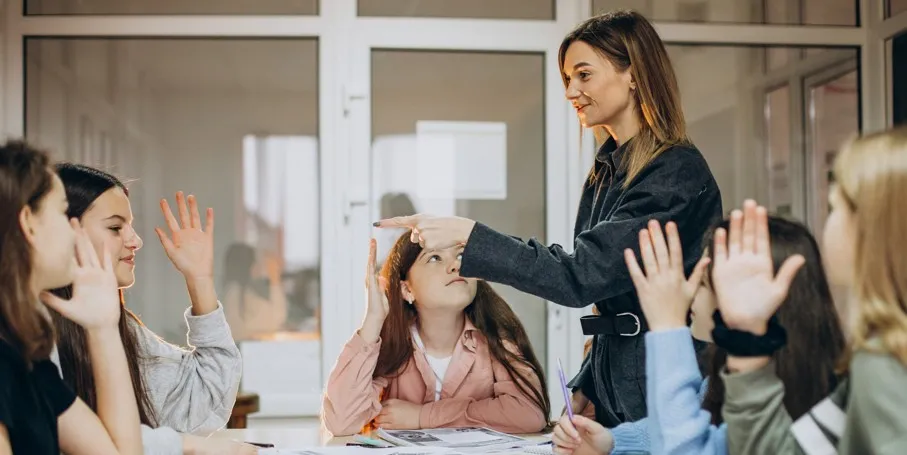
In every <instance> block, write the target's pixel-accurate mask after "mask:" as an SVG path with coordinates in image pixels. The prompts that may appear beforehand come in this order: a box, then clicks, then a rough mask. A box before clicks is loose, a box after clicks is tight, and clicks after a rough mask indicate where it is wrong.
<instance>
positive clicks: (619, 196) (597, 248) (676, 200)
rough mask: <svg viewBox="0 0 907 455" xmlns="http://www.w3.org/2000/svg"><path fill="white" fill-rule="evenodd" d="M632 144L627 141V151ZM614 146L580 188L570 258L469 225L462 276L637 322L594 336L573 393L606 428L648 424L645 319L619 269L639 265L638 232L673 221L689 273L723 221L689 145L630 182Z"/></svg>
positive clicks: (606, 147) (708, 177)
mask: <svg viewBox="0 0 907 455" xmlns="http://www.w3.org/2000/svg"><path fill="white" fill-rule="evenodd" d="M627 144H629V142H628V143H627ZM627 144H624V145H623V146H621V147H619V148H618V147H617V146H616V144H615V142H614V141H613V140H609V141H607V142H606V143H605V144H603V145H602V147H601V148H600V149H599V151H598V153H597V154H596V158H595V165H594V168H593V171H592V173H591V174H590V178H589V179H588V180H587V182H586V184H585V185H584V188H583V194H582V198H581V200H580V204H579V210H578V213H577V217H576V225H575V228H574V237H575V240H574V249H573V252H572V253H569V254H568V253H567V252H566V251H564V249H563V248H562V247H561V246H560V245H551V246H546V245H544V244H542V243H540V242H538V241H537V240H536V239H530V240H529V241H523V240H521V239H518V238H515V237H511V236H508V235H505V234H501V233H499V232H496V231H494V230H493V229H491V228H489V227H488V226H485V225H483V224H481V223H476V226H475V228H474V229H473V231H472V233H471V235H470V237H469V241H468V242H467V244H466V249H465V250H464V252H463V263H462V268H461V270H460V274H461V275H463V276H468V277H475V278H481V279H485V280H488V281H493V282H497V283H502V284H506V285H509V286H512V287H514V288H516V289H519V290H521V291H523V292H527V293H529V294H533V295H536V296H539V297H542V298H544V299H547V300H549V301H552V302H555V303H557V304H560V305H564V306H568V307H571V308H581V307H585V306H587V305H590V304H595V305H596V306H597V307H598V310H599V311H600V312H601V314H602V315H605V316H614V315H617V314H619V313H624V312H631V313H633V314H635V315H637V316H638V317H639V319H640V321H641V322H642V330H641V331H640V333H639V334H638V335H636V336H613V335H595V338H594V341H593V347H592V351H591V353H590V355H589V356H587V359H586V361H585V362H584V364H583V368H582V370H581V371H580V373H579V374H578V375H577V376H576V377H575V378H574V379H573V381H572V382H571V386H572V387H574V388H580V389H582V390H583V391H584V393H585V394H586V396H588V397H589V398H590V399H591V400H592V402H593V403H594V404H595V408H596V419H597V420H598V421H599V422H600V423H602V424H603V425H605V426H607V427H613V426H616V425H617V424H619V423H622V422H625V421H634V420H638V419H641V418H643V417H645V416H646V379H645V371H646V369H645V345H644V341H643V339H644V337H643V333H644V332H645V330H646V325H645V319H644V318H643V316H642V312H641V310H640V308H639V301H638V299H637V297H636V291H635V289H634V288H633V283H632V281H631V280H630V275H629V273H628V272H627V266H626V264H625V263H624V255H623V251H624V249H626V248H632V249H633V250H634V251H636V254H637V257H639V231H640V230H642V229H644V228H645V227H646V224H647V223H648V221H649V220H651V219H656V220H658V221H660V222H662V223H666V222H668V221H674V222H676V223H677V227H678V229H679V231H680V237H681V242H682V244H683V253H684V266H685V268H686V271H687V273H690V272H691V271H692V269H693V266H695V264H696V262H697V261H698V260H699V258H700V257H701V256H702V251H703V245H702V238H703V235H704V234H705V233H706V231H707V230H708V229H709V228H710V227H711V226H712V225H713V224H714V223H717V222H718V221H719V220H720V218H721V216H722V209H721V193H720V191H719V190H718V185H717V183H716V182H715V179H714V177H713V176H712V172H711V171H710V170H709V166H708V164H707V163H706V161H705V159H704V158H703V156H702V154H701V153H700V152H699V150H698V149H696V148H695V147H694V146H692V145H690V146H675V147H672V148H670V149H668V150H666V151H664V152H663V153H661V154H660V155H659V156H658V157H656V158H655V159H654V160H653V161H652V162H651V163H650V164H649V165H648V166H647V167H646V168H645V169H644V170H643V171H642V172H641V173H640V174H639V175H638V176H637V177H636V178H635V179H634V180H633V181H632V182H631V183H630V185H629V186H628V187H627V188H623V185H624V181H625V180H626V177H627V174H626V163H624V162H623V161H622V159H623V158H625V157H624V156H623V155H624V151H625V150H626V147H627Z"/></svg>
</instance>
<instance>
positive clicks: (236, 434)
mask: <svg viewBox="0 0 907 455" xmlns="http://www.w3.org/2000/svg"><path fill="white" fill-rule="evenodd" d="M518 436H520V437H523V438H526V439H529V440H531V441H538V442H543V441H545V440H546V437H545V436H544V435H541V434H533V435H518ZM211 437H212V438H227V439H233V440H236V441H243V442H258V443H268V444H274V447H276V448H278V449H298V448H303V447H325V446H345V445H346V443H348V442H354V441H355V439H354V438H353V437H352V436H345V437H338V438H335V437H332V436H331V434H330V433H328V432H327V431H325V430H324V429H322V428H320V427H312V428H298V429H295V428H294V429H285V428H280V429H244V430H221V431H218V432H215V433H214V434H212V435H211ZM373 437H375V436H373ZM375 438H377V437H375Z"/></svg>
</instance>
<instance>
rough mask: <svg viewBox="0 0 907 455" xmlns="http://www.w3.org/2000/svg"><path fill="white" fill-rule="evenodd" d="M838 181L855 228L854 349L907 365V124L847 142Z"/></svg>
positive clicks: (839, 160)
mask: <svg viewBox="0 0 907 455" xmlns="http://www.w3.org/2000/svg"><path fill="white" fill-rule="evenodd" d="M835 180H836V181H837V185H838V189H839V191H840V195H841V196H842V199H844V201H845V204H846V205H847V209H849V210H850V212H851V216H852V218H853V220H854V226H855V230H856V237H855V239H854V241H855V243H854V276H853V286H852V289H851V294H852V296H853V299H854V305H855V308H854V310H855V311H854V312H853V321H852V329H851V335H852V338H851V341H852V351H851V352H853V351H857V350H861V349H862V350H874V351H879V350H880V348H881V350H883V351H884V352H885V353H886V354H890V355H892V356H894V357H895V358H897V359H898V360H899V361H900V362H901V363H902V364H904V365H907V254H905V253H907V249H905V245H907V237H905V235H907V204H905V202H904V200H905V197H907V126H902V127H899V128H896V129H892V130H889V131H885V132H881V133H875V134H870V135H867V136H864V137H861V138H858V139H855V140H853V141H852V142H850V143H848V144H846V145H845V146H844V147H843V149H842V150H841V153H840V155H839V156H838V158H837V160H836V161H835ZM879 343H880V344H881V346H879V345H878V344H879Z"/></svg>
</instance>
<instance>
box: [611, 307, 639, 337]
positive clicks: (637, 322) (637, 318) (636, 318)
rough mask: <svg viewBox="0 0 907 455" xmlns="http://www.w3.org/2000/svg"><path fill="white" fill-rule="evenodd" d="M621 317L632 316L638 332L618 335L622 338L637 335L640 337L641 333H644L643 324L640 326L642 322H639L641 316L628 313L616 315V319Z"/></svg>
mask: <svg viewBox="0 0 907 455" xmlns="http://www.w3.org/2000/svg"><path fill="white" fill-rule="evenodd" d="M621 316H630V317H631V318H633V322H634V323H636V331H635V332H633V333H619V334H618V335H620V336H622V337H635V336H636V335H639V332H641V331H642V324H640V322H639V316H637V315H635V314H633V313H630V312H627V313H620V314H618V315H616V316H615V317H618V318H619V317H621Z"/></svg>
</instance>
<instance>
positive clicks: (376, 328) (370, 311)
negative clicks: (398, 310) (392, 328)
mask: <svg viewBox="0 0 907 455" xmlns="http://www.w3.org/2000/svg"><path fill="white" fill-rule="evenodd" d="M377 251H378V242H377V241H376V240H375V239H372V240H371V242H369V250H368V265H367V266H366V271H365V288H366V292H367V293H368V296H367V300H366V302H367V304H366V308H365V319H364V320H363V321H362V327H361V328H360V329H359V335H360V336H361V337H362V338H363V339H364V340H365V341H366V342H368V343H374V342H375V341H377V340H378V337H379V336H380V334H381V327H383V326H384V320H385V319H386V318H387V313H388V311H389V308H388V303H387V281H386V280H385V279H384V277H381V276H378V275H379V272H378V266H377V254H378V253H377Z"/></svg>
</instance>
